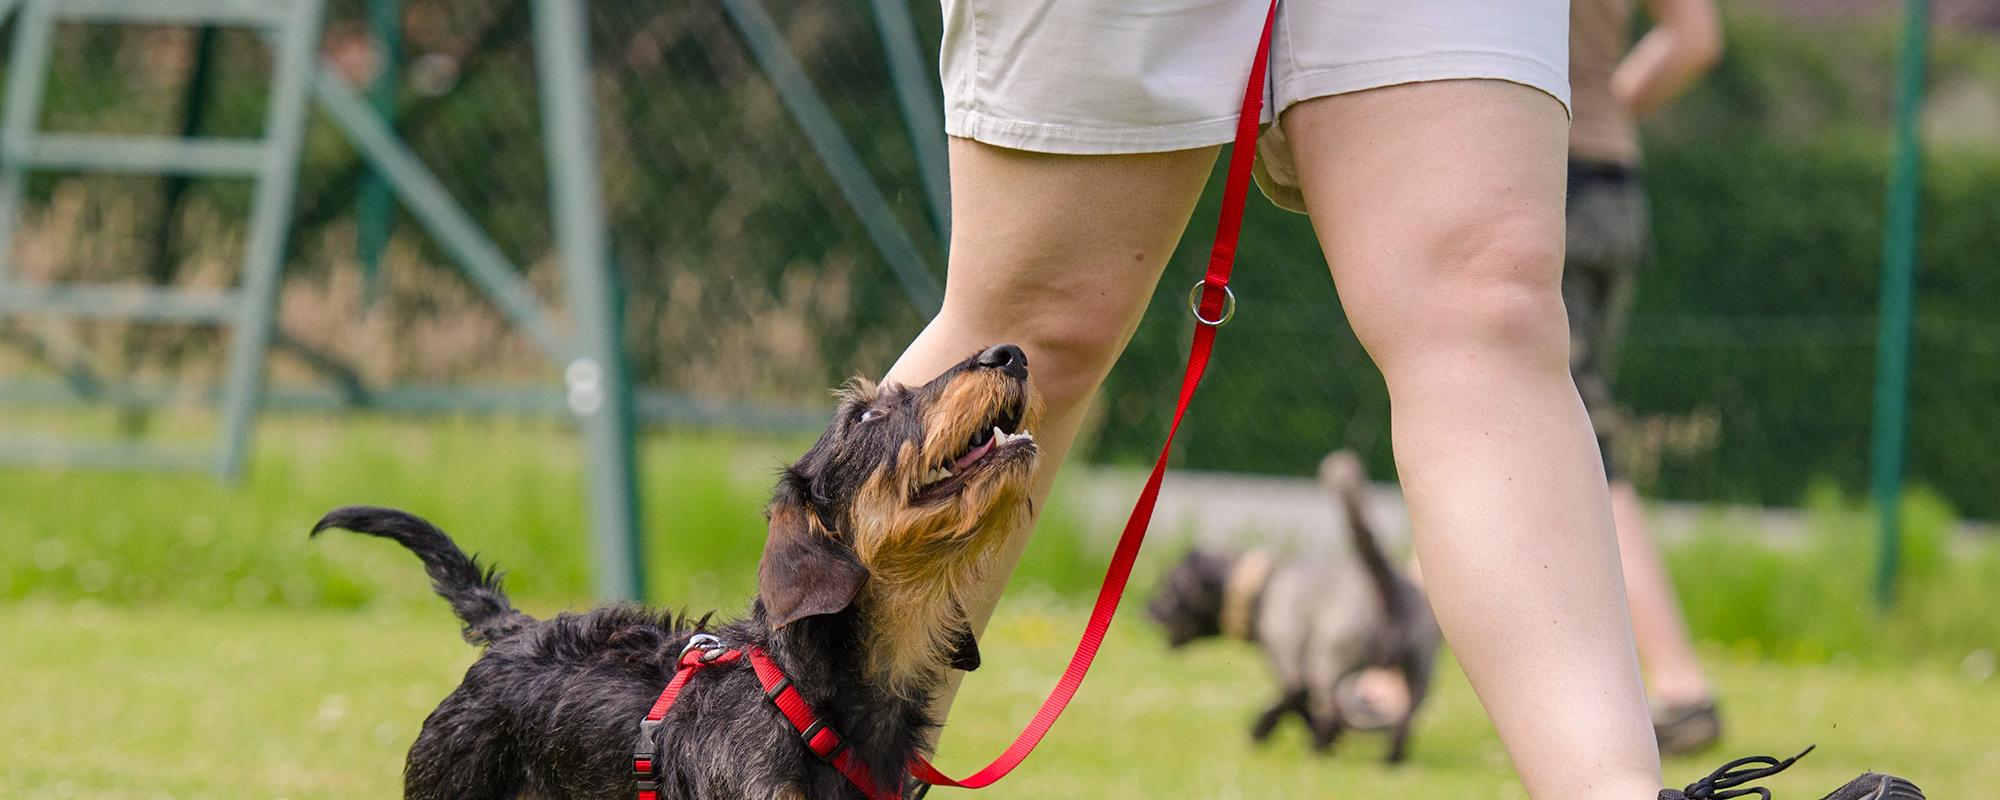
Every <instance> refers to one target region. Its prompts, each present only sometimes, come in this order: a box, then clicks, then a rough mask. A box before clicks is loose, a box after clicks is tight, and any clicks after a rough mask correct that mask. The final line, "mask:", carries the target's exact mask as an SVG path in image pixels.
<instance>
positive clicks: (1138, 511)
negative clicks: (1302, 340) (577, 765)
mask: <svg viewBox="0 0 2000 800" xmlns="http://www.w3.org/2000/svg"><path fill="white" fill-rule="evenodd" d="M1277 13H1278V3H1277V0H1272V2H1271V9H1270V11H1268V12H1266V14H1265V17H1264V30H1263V34H1262V35H1261V36H1260V37H1259V38H1258V40H1257V58H1256V60H1255V61H1253V62H1251V64H1250V78H1249V80H1248V81H1247V83H1246V85H1245V86H1244V89H1243V112H1242V116H1240V117H1238V118H1237V122H1236V143H1235V146H1234V147H1232V148H1231V150H1230V153H1229V178H1228V180H1227V181H1226V182H1225V183H1224V184H1223V193H1222V211H1221V214H1220V218H1219V220H1218V221H1217V223H1216V227H1215V245H1214V247H1213V248H1211V249H1210V251H1209V256H1208V273H1207V274H1206V275H1205V276H1203V277H1202V280H1201V282H1200V283H1197V284H1195V285H1194V290H1193V291H1192V292H1190V293H1189V295H1188V304H1189V305H1190V307H1191V310H1192V311H1193V312H1194V318H1195V321H1196V322H1197V323H1199V324H1197V325H1196V326H1195V330H1194V343H1193V344H1192V345H1191V346H1190V347H1189V348H1188V364H1187V371H1186V372H1185V373H1184V374H1183V375H1182V376H1181V394H1180V401H1179V403H1178V404H1176V405H1175V406H1174V421H1173V425H1172V426H1170V427H1169V428H1167V441H1166V444H1164V445H1163V446H1161V448H1160V458H1159V460H1158V461H1156V462H1154V463H1153V472H1152V474H1151V475H1149V476H1147V478H1146V486H1145V488H1144V489H1143V490H1141V491H1140V492H1139V500H1138V502H1137V503H1136V504H1134V505H1133V507H1132V516H1131V518H1130V519H1128V520H1126V522H1125V532H1124V533H1123V534H1120V535H1119V537H1118V548H1117V550H1115V551H1114V552H1113V553H1112V556H1111V566H1110V567H1109V568H1108V569H1106V570H1105V574H1104V585H1103V587H1102V588H1100V589H1098V592H1097V603H1096V605H1095V606H1093V607H1092V608H1091V611H1090V622H1089V623H1088V624H1086V625H1085V626H1084V628H1083V638H1082V639H1081V640H1080V641H1078V642H1077V645H1076V654H1075V655H1073V656H1071V657H1070V660H1069V667H1068V668H1066V669H1064V670H1063V675H1062V679H1061V680H1059V681H1057V682H1056V687H1055V689H1054V690H1053V691H1051V692H1050V693H1049V698H1048V699H1047V700H1045V701H1043V702H1042V707H1041V709H1040V710H1038V711H1036V712H1035V718H1034V719H1033V720H1032V721H1031V722H1029V723H1028V727H1027V728H1025V729H1023V730H1022V731H1021V734H1020V735H1019V736H1017V737H1015V739H1014V743H1013V744H1012V745H1009V746H1008V747H1007V750H1006V752H1003V753H1001V754H1000V757H999V758H996V759H993V763H991V764H987V765H986V767H985V768H983V769H981V770H979V771H978V772H975V773H973V774H972V775H970V776H967V777H966V778H965V779H964V780H953V779H952V778H950V777H948V776H946V775H945V774H944V773H942V772H939V771H938V769H937V767H934V766H932V765H931V763H930V761H929V760H927V759H925V758H924V757H923V756H921V755H918V756H916V757H915V758H913V759H911V761H910V774H911V775H912V776H914V777H915V778H916V779H917V780H919V781H921V782H923V783H927V784H930V785H933V786H954V787H959V788H963V789H982V788H985V787H987V786H991V785H993V784H994V782H996V781H998V780H1000V779H1001V778H1003V777H1005V776H1006V775H1007V773H1009V772H1012V771H1014V768H1015V767H1017V766H1020V764H1021V762H1022V761H1024V760H1026V759H1027V757H1028V754H1029V753H1032V752H1034V750H1035V746H1036V745H1039V744H1041V742H1042V737H1043V736H1046V735H1048V732H1049V729H1050V728H1051V727H1054V726H1055V724H1056V719H1057V718H1058V717H1061V716H1062V713H1063V709H1064V708H1067V707H1068V706H1069V701H1070V700H1071V699H1072V698H1074V697H1075V696H1076V691H1077V689H1078V688H1080V687H1081V686H1082V685H1083V679H1084V676H1085V675H1088V674H1089V673H1090V664H1091V662H1092V661H1095V660H1096V659H1097V650H1098V648H1099V647H1100V646H1102V645H1103V644H1104V634H1105V633H1106V632H1107V631H1109V630H1110V629H1111V620H1112V618H1113V617H1115V616H1117V614H1118V601H1119V600H1120V599H1122V598H1123V597H1124V596H1125V584H1126V582H1127V581H1128V580H1130V579H1131V577H1132V565H1133V562H1134V561H1136V560H1137V559H1138V557H1139V546H1140V545H1141V544H1143V543H1144V542H1145V540H1146V528H1147V526H1148V525H1150V524H1151V523H1152V520H1153V506H1154V504H1155V503H1156V502H1158V500H1159V498H1160V481H1161V480H1162V479H1163V478H1165V477H1166V474H1167V456H1168V454H1170V453H1172V452H1173V448H1174V434H1176V433H1178V432H1179V431H1180V428H1181V419H1182V418H1183V417H1185V416H1186V415H1187V409H1188V403H1189V402H1190V401H1192V400H1193V399H1194V392H1195V388H1196V387H1198V386H1200V385H1201V376H1202V373H1203V372H1205V371H1207V369H1208V358H1209V354H1210V352H1211V351H1212V350H1213V349H1214V346H1215V329H1216V328H1218V327H1220V326H1221V325H1223V324H1224V323H1227V322H1228V321H1229V319H1230V317H1232V316H1234V315H1235V314H1236V296H1235V295H1234V294H1233V293H1231V292H1230V291H1229V272H1230V270H1231V269H1233V268H1234V267H1235V265H1236V242H1237V237H1238V235H1239V234H1240V233H1241V232H1242V229H1243V206H1244V202H1245V200H1246V199H1247V198H1248V196H1249V193H1250V167H1251V164H1252V163H1253V162H1255V160H1256V157H1257V128H1258V123H1259V120H1260V118H1261V116H1262V113H1263V109H1264V66H1265V62H1266V61H1268V60H1269V59H1270V55H1271V23H1272V20H1273V19H1274V18H1275V17H1276V16H1277ZM702 636H706V635H705V634H704V635H702ZM748 656H749V659H750V662H751V666H752V667H753V668H754V669H755V671H756V673H757V680H758V683H760V684H762V685H763V687H764V696H765V698H766V699H767V700H769V701H770V702H771V704H772V705H774V706H777V708H778V711H779V712H780V713H781V714H783V715H784V717H785V720H786V721H787V722H789V723H791V725H792V727H794V728H797V729H798V730H799V732H800V739H801V740H802V741H803V742H804V743H805V746H806V749H808V750H810V751H812V753H813V755H815V756H818V757H819V758H820V759H822V760H824V761H826V762H828V763H830V764H832V765H833V766H834V768H835V769H838V770H839V771H840V773H841V774H842V775H845V776H846V777H847V779H848V781H849V782H850V783H853V784H854V785H855V787H856V788H859V789H860V790H861V791H862V793H863V794H865V795H867V796H868V797H869V798H870V799H871V800H891V799H892V798H893V797H894V795H889V794H885V793H883V792H882V790H880V789H878V788H877V787H876V784H875V781H874V778H873V776H872V775H870V774H869V772H868V768H867V765H865V764H862V763H861V762H860V760H859V759H857V758H854V754H853V752H852V751H850V750H849V749H848V747H847V741H846V739H845V738H844V737H843V736H841V735H840V734H839V733H838V732H837V731H834V730H833V729H832V728H829V727H827V725H826V723H825V722H824V721H822V720H821V719H820V718H819V716H818V714H816V713H815V712H814V711H813V709H812V707H811V706H809V705H807V703H806V702H805V699H804V698H803V697H801V696H800V695H799V692H798V690H796V689H794V688H792V685H791V679H789V678H786V677H785V675H784V673H783V672H782V671H780V670H779V669H778V666H777V664H776V663H774V662H772V661H771V660H770V658H769V657H767V656H765V655H764V653H763V651H761V650H757V649H754V648H752V649H750V650H749V651H748ZM743 657H744V651H741V650H735V649H727V648H725V647H724V646H723V645H722V643H721V642H719V641H717V640H716V639H715V638H714V637H712V636H707V637H706V639H703V638H702V637H700V636H698V637H697V639H696V640H695V641H691V642H689V644H688V649H687V650H686V651H684V652H683V653H682V654H681V658H680V662H679V664H678V667H679V669H677V670H676V671H675V673H674V677H673V680H672V681H671V682H670V683H669V684H668V685H667V688H666V689H665V690H664V691H662V692H661V693H660V698H659V700H658V701H657V702H655V703H654V704H653V708H652V710H651V711H650V712H649V713H647V715H646V718H645V720H644V721H643V722H642V723H640V732H639V739H638V744H637V748H636V750H635V752H634V755H633V770H632V771H633V777H634V778H635V780H636V782H637V789H638V792H637V794H638V798H639V800H655V798H657V797H658V794H657V792H658V775H657V773H656V772H655V758H654V752H653V747H654V744H653V730H654V728H656V727H657V726H658V725H659V724H660V721H661V720H662V719H664V718H665V717H666V712H667V710H668V709H669V708H670V707H672V706H673V703H674V700H675V699H676V697H678V696H679V694H680V690H681V688H682V687H683V686H685V685H687V682H688V680H689V679H690V678H692V677H693V676H694V674H695V673H696V672H697V671H699V670H700V669H702V668H704V667H708V666H715V665H719V664H726V663H729V662H732V661H736V660H738V659H741V658H743Z"/></svg>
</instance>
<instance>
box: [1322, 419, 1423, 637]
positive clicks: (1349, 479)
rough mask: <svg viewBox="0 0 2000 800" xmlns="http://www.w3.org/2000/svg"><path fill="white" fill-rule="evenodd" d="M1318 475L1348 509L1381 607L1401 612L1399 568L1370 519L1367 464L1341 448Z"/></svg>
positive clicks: (1351, 529) (1352, 532)
mask: <svg viewBox="0 0 2000 800" xmlns="http://www.w3.org/2000/svg"><path fill="white" fill-rule="evenodd" d="M1319 477H1320V481H1321V482H1322V483H1324V484H1325V485H1326V488H1327V489H1329V490H1331V491H1332V492H1333V496H1334V499H1336V500H1338V501H1339V502H1340V505H1341V508H1342V510H1343V511H1345V512H1347V532H1348V536H1349V537H1351V538H1352V539H1353V541H1354V554H1355V557H1357V558H1359V559H1361V565H1362V566H1363V567H1364V568H1366V569H1367V570H1368V578H1369V580H1370V582H1372V583H1374V584H1375V591H1376V593H1377V594H1378V595H1380V596H1381V598H1382V607H1383V608H1384V609H1386V610H1387V611H1388V613H1389V614H1391V615H1396V614H1399V613H1401V611H1402V605H1403V601H1402V594H1403V593H1402V590H1401V588H1400V583H1399V579H1398V578H1397V575H1396V568H1395V567H1393V566H1390V564H1389V556H1388V555H1387V554H1386V553H1383V552H1382V543H1381V542H1379V541H1377V540H1376V539H1375V528H1374V527H1373V526H1372V525H1371V524H1369V522H1368V515H1367V513H1366V509H1367V505H1368V504H1367V501H1368V468H1367V467H1366V466H1363V465H1362V463H1361V457H1360V456H1357V455H1355V454H1354V451H1352V450H1340V451H1337V452H1335V453H1333V454H1332V455H1329V456H1327V457H1326V460H1325V461H1323V462H1321V463H1320V467H1319Z"/></svg>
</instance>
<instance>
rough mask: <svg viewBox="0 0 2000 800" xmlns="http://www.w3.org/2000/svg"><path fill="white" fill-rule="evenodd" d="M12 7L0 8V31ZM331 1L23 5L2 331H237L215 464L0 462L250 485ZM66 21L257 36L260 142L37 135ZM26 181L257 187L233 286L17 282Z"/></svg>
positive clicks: (0, 211) (207, 459) (1, 259)
mask: <svg viewBox="0 0 2000 800" xmlns="http://www.w3.org/2000/svg"><path fill="white" fill-rule="evenodd" d="M6 5H10V4H0V18H4V14H5V12H6V11H8V10H11V9H8V8H6V7H5V6H6ZM324 12H325V9H324V2H323V0H285V1H284V2H277V0H145V2H132V1H131V0H25V2H22V3H21V8H20V9H19V13H20V17H19V18H18V19H17V20H16V21H15V31H14V44H13V49H12V52H11V53H10V56H9V64H8V71H7V97H6V102H5V106H4V108H3V109H0V318H4V317H5V316H6V315H8V314H16V315H35V316H50V315H56V316H66V317H99V318H120V319H133V320H146V321H153V322H184V323H206V324H211V325H216V326H218V327H225V328H230V329H231V330H232V335H231V336H230V339H229V348H228V366H227V372H226V373H225V377H224V379H223V384H222V392H221V398H220V402H219V404H218V405H219V414H220V419H219V427H220V431H221V432H220V434H219V436H218V440H219V441H218V443H217V445H216V447H215V449H214V451H213V452H202V451H200V450H192V449H187V448H173V447H163V446H159V445H145V444H135V443H130V442H108V443H103V444H86V443H82V442H75V441H65V440H24V439H0V461H4V462H13V463H22V462H26V463H37V464H45V465H65V466H124V467H129V466H138V467H157V468H198V467H201V466H203V465H207V466H208V467H209V468H211V469H212V470H213V471H215V472H216V473H217V474H219V475H222V476H225V477H235V476H238V475H240V474H241V473H242V471H243V467H244V461H245V458H246V457H247V455H248V450H249V436H250V429H251V416H252V415H254V414H255V413H256V409H257V401H258V394H259V390H260V388H261V386H262V383H263V373H264V360H265V356H266V355H267V353H268V352H269V350H270V341H271V329H272V325H273V322H274V316H275V312H276V306H277V291H278V284H279V277H280V274H281V272H282V271H283V268H284V260H285V248H286V244H287V239H288V237H289V234H290V228H291V212H292V204H293V197H294V193H295V190H296V188H297V185H298V171H299V155H300V152H299V151H300V147H301V145H302V143H303V141H304V138H305V128H306V112H307V99H308V98H309V97H310V96H311V92H312V89H313V84H312V81H313V78H314V76H315V74H316V71H317V62H318V55H319V42H320V29H321V26H322V24H323V23H324V17H325V13H324ZM63 22H85V23H100V24H122V25H134V24H138V25H144V24H156V25H187V26H226V27H241V28H254V29H258V30H260V31H262V32H263V33H265V34H266V36H265V39H266V41H267V42H268V43H269V44H270V46H271V47H272V49H273V56H274V57H273V66H274V69H273V73H272V78H271V90H270V97H269V101H268V107H267V108H266V111H265V121H264V133H263V137H262V138H261V139H241V138H216V137H198V138H181V137H171V136H125V135H109V134H92V133H52V132H46V131H43V130H41V117H42V111H43V100H44V98H45V95H46V91H47V87H48V82H49V79H50V63H49V62H50V57H51V50H52V46H53V43H54V38H55V32H56V27H57V26H58V25H59V24H61V23H63ZM30 171H70V172H106V173H128V174H180V175H192V176H204V177H239V178H249V179H252V180H254V181H255V182H256V189H255V194H254V199H253V200H252V204H251V211H250V223H249V230H248V235H247V238H246V241H245V245H244V256H243V267H242V271H241V275H240V277H239V278H238V282H237V287H236V288H235V289H230V290H192V289H175V288H169V287H151V286H137V285H123V284H77V283H66V284H54V285H48V286H30V285H25V284H21V283H19V282H17V281H16V280H15V276H14V275H13V270H12V269H11V264H10V263H9V262H10V261H11V254H12V250H11V247H12V242H13V235H14V230H15V227H16V225H17V224H18V222H19V217H20V210H21V207H20V206H21V194H22V187H23V184H24V182H25V180H26V176H27V173H28V172H30Z"/></svg>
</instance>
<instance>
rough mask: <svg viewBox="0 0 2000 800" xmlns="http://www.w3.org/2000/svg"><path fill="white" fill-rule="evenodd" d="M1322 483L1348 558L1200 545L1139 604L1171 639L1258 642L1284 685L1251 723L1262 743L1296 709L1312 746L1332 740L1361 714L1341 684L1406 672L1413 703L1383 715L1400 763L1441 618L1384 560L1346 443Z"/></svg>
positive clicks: (1363, 483) (1361, 475) (1363, 479)
mask: <svg viewBox="0 0 2000 800" xmlns="http://www.w3.org/2000/svg"><path fill="white" fill-rule="evenodd" d="M1320 480H1321V482H1322V483H1324V484H1325V485H1326V487H1327V488H1328V489H1329V490H1330V491H1331V493H1332V494H1333V497H1334V499H1335V501H1336V502H1338V503H1339V504H1340V505H1341V506H1342V510H1343V512H1344V514H1345V517H1346V519H1347V523H1348V530H1349V531H1350V535H1351V538H1352V540H1353V549H1354V552H1353V555H1352V557H1351V558H1345V559H1339V560H1334V561H1324V562H1314V563H1295V562H1286V561H1280V560H1279V558H1278V557H1277V556H1276V555H1275V554H1273V553H1271V552H1270V551H1266V550H1252V551H1250V552H1247V553H1241V554H1237V553H1224V552H1220V551H1215V550H1204V549H1199V548H1197V549H1196V550H1194V551H1192V552H1190V553H1188V555H1187V557H1186V558H1185V559H1183V560H1182V561H1181V562H1180V563H1179V564H1178V565H1176V566H1175V567H1174V568H1173V569H1172V570H1171V571H1169V572H1168V573H1167V576H1166V578H1165V579H1164V580H1163V581H1162V582H1161V585H1160V589H1159V591H1158V593H1157V594H1155V595H1154V597H1153V598H1152V600H1151V601H1150V602H1149V603H1148V604H1147V607H1146V610H1147V613H1148V614H1149V615H1150V616H1151V617H1152V618H1153V619H1154V620H1155V621H1157V622H1158V623H1159V624H1160V625H1162V626H1164V627H1165V628H1166V629H1167V636H1168V640H1169V643H1170V644H1171V645H1172V646H1174V647H1180V646H1182V645H1185V644H1187V643H1189V642H1191V641H1194V640H1196V639H1199V638H1203V637H1207V636H1229V637H1232V638H1238V639H1246V640H1249V641H1253V642H1256V643H1257V644H1258V645H1259V646H1261V647H1262V648H1263V649H1264V654H1265V656H1266V657H1267V659H1268V660H1269V662H1270V665H1271V672H1272V674H1273V675H1274V676H1275V677H1276V678H1277V682H1278V687H1279V691H1278V698H1277V700H1276V701H1275V702H1273V703H1272V704H1271V706H1270V708H1268V709H1266V710H1265V711H1264V713H1263V714H1261V715H1259V716H1258V718H1257V721H1256V723H1255V725H1253V726H1252V727H1251V730H1250V736H1251V738H1253V739H1256V740H1257V741H1260V742H1261V741H1263V740H1264V739H1266V738H1268V737H1269V736H1270V735H1271V731H1272V730H1273V729H1275V728H1276V727H1277V725H1278V723H1279V722H1280V721H1282V720H1283V719H1284V717H1285V716H1286V715H1287V714H1293V713H1296V714H1298V715H1299V716H1300V717H1301V718H1303V719H1304V720H1305V722H1306V725H1307V726H1308V727H1309V728H1310V729H1311V731H1312V741H1313V747H1314V748H1315V749H1318V750H1322V751H1324V750H1326V749H1328V748H1331V747H1332V746H1333V743H1334V741H1335V740H1336V739H1338V738H1339V736H1340V734H1341V732H1342V731H1343V730H1345V729H1347V728H1349V727H1355V726H1356V723H1357V722H1359V720H1356V719H1351V718H1350V717H1351V716H1353V714H1354V705H1355V704H1354V703H1353V702H1352V701H1351V700H1350V701H1349V702H1347V703H1343V701H1342V694H1343V690H1344V687H1345V686H1346V685H1348V681H1349V680H1350V679H1352V678H1355V677H1358V676H1359V675H1360V674H1361V673H1362V672H1363V671H1365V670H1368V669H1370V668H1373V667H1384V668H1389V669H1394V670H1397V671H1399V672H1401V673H1402V675H1403V678H1404V680H1405V682H1406V683H1407V684H1408V686H1409V697H1410V702H1409V705H1408V706H1407V708H1406V709H1404V711H1403V712H1402V713H1401V714H1399V715H1397V716H1396V717H1395V718H1393V719H1390V720H1387V721H1386V722H1384V723H1382V726H1383V727H1386V728H1388V729H1389V730H1390V731H1391V737H1392V739H1391V743H1390V747H1389V755H1388V761H1389V762H1390V763H1397V762H1400V761H1402V760H1403V758H1404V757H1405V756H1406V755H1407V748H1408V744H1409V738H1410V723H1411V720H1412V719H1413V718H1414V717H1415V715H1416V711H1417V708H1418V707H1419V706H1421V705H1422V704H1423V699H1424V695H1425V692H1426V691H1427V689H1428V688H1429V685H1430V675H1431V667H1432V663H1433V662H1434V661H1435V660H1436V658H1437V648H1438V642H1439V640H1440V638H1441V636H1440V634H1439V631H1438V626H1437V621H1436V620H1435V619H1434V618H1433V617H1432V616H1431V610H1430V604H1429V602H1428V601H1427V600H1426V599H1425V598H1424V595H1423V591H1422V590H1421V589H1418V588H1417V586H1416V584H1414V583H1412V582H1410V580H1409V579H1408V578H1406V577H1404V576H1403V575H1401V574H1400V573H1398V572H1397V571H1396V569H1395V568H1394V567H1393V566H1391V565H1390V563H1389V558H1388V556H1387V555H1385V554H1384V553H1383V551H1382V547H1381V545H1380V543H1379V542H1377V540H1376V536H1375V534H1374V530H1373V528H1372V527H1371V526H1370V524H1369V522H1368V519H1367V516H1366V514H1364V513H1363V508H1364V505H1363V500H1364V493H1365V491H1366V489H1367V486H1368V481H1367V474H1366V472H1365V470H1364V469H1363V468H1362V466H1361V461H1360V459H1358V458H1356V457H1355V456H1354V454H1352V453H1349V452H1346V451H1341V452H1338V453H1334V454H1333V455H1330V456H1328V457H1327V459H1326V461H1325V462H1323V463H1322V464H1321V465H1320ZM1374 726H1375V725H1374V724H1373V723H1370V724H1366V725H1363V727H1374Z"/></svg>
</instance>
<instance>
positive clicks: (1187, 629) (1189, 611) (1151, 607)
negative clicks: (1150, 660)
mask: <svg viewBox="0 0 2000 800" xmlns="http://www.w3.org/2000/svg"><path fill="white" fill-rule="evenodd" d="M1235 564H1236V559H1235V558H1234V557H1231V556H1227V555H1223V554H1220V553H1214V552H1209V551H1206V550H1201V549H1195V550H1191V551H1189V552H1188V554H1187V557H1186V558H1183V559H1181V562H1180V563H1179V564H1176V565H1174V568H1173V569H1172V570H1169V571H1168V572H1167V575H1166V577H1165V578H1163V579H1161V581H1160V588H1159V590H1158V591H1157V592H1155V593H1154V594H1153V599H1152V600H1151V601H1148V602H1147V603H1146V615H1147V616H1150V617H1152V618H1153V621H1154V622H1157V623H1159V624H1160V627H1162V628H1165V629H1167V644H1168V645H1170V646H1172V647H1180V646H1183V645H1185V644H1187V643H1189V642H1192V641H1194V640H1196V639H1199V638H1202V637H1204V636H1217V635H1220V634H1221V633H1222V604H1223V595H1224V593H1225V592H1226V591H1227V587H1228V584H1229V573H1230V570H1231V569H1233V568H1234V567H1235Z"/></svg>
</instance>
